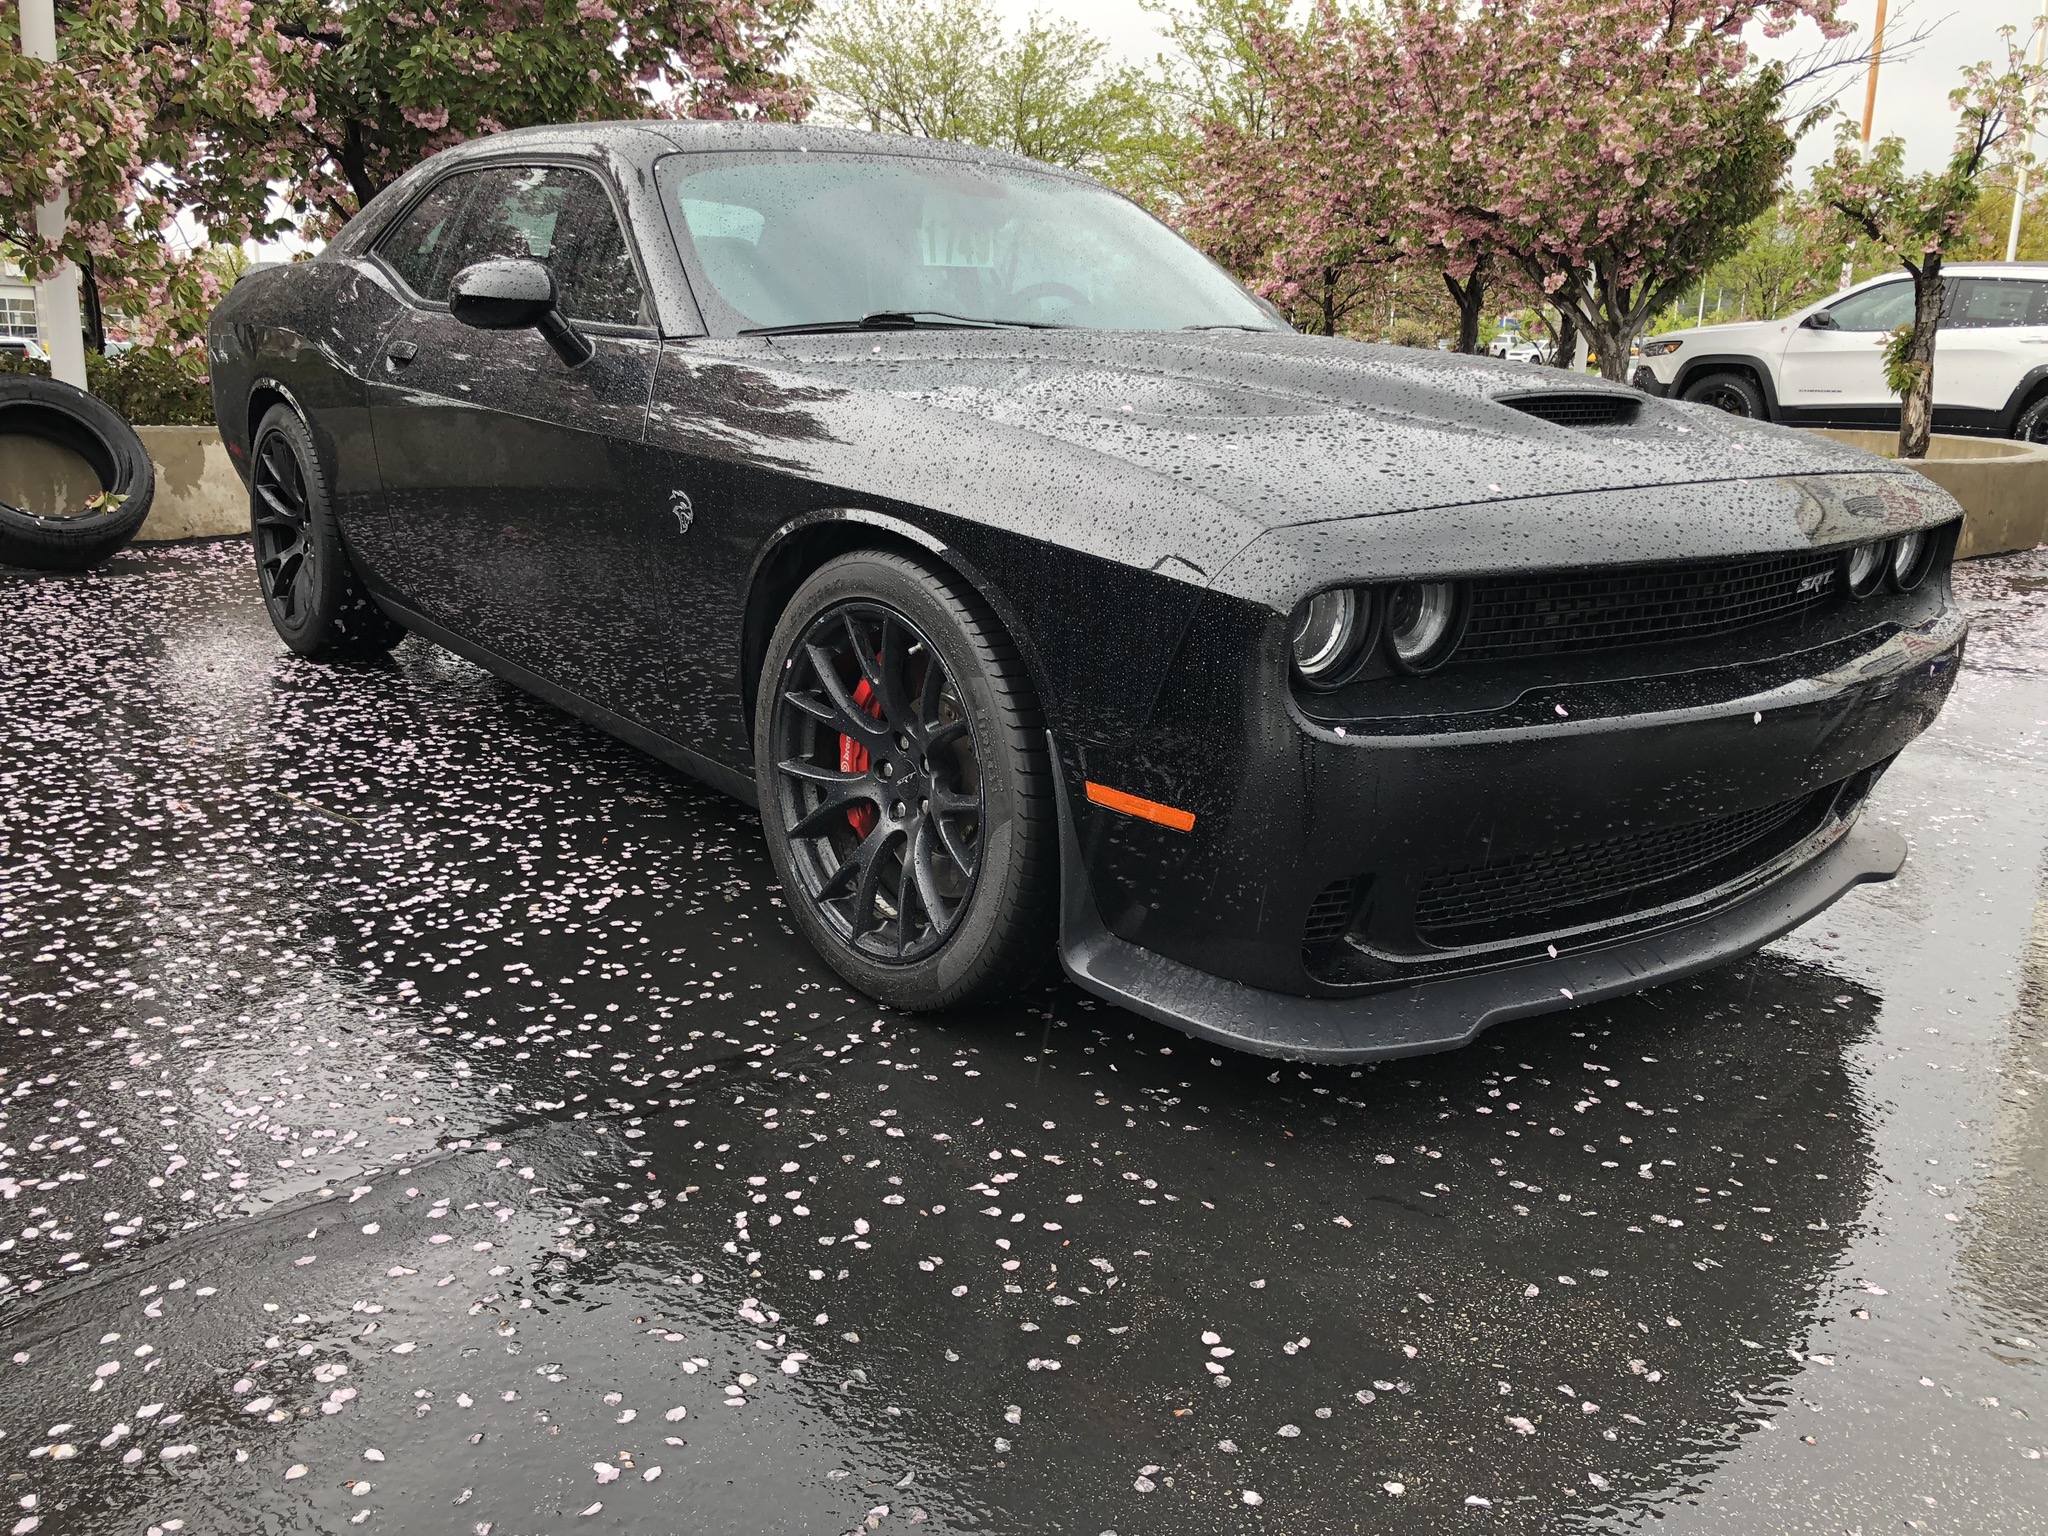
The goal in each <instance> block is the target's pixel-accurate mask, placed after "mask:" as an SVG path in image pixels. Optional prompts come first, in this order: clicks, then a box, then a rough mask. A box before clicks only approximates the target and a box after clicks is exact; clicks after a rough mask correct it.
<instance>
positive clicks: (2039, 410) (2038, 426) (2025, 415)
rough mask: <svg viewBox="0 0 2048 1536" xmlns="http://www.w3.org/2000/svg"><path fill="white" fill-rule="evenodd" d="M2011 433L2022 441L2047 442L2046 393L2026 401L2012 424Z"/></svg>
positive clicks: (2047, 408)
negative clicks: (2038, 397)
mask: <svg viewBox="0 0 2048 1536" xmlns="http://www.w3.org/2000/svg"><path fill="white" fill-rule="evenodd" d="M2012 435H2013V436H2014V437H2015V438H2017V439H2018V440H2019V441H2021V442H2023V443H2048V395H2043V396H2041V398H2040V399H2038V400H2030V401H2028V402H2027V404H2026V405H2025V406H2024V407H2023V408H2022V409H2021V411H2020V414H2019V419H2018V420H2017V421H2015V422H2014V423H2013V424H2012Z"/></svg>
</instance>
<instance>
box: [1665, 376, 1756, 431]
mask: <svg viewBox="0 0 2048 1536" xmlns="http://www.w3.org/2000/svg"><path fill="white" fill-rule="evenodd" d="M1685 398H1686V399H1687V400H1690V401H1692V402H1693V403H1694V404H1696V405H1711V406H1712V407H1713V408H1714V409H1715V410H1717V411H1726V412H1727V413H1728V414H1729V415H1730V416H1747V417H1749V418H1751V419H1752V420H1755V421H1764V420H1766V419H1768V418H1767V415H1766V413H1765V411H1764V392H1763V391H1762V390H1760V389H1758V388H1757V387H1756V384H1755V383H1754V381H1752V380H1750V379H1747V378H1744V377H1743V376H1742V375H1741V374H1739V373H1710V374H1708V375H1707V376H1706V377H1705V378H1703V379H1695V380H1694V381H1693V382H1692V383H1690V384H1688V385H1686V386H1685Z"/></svg>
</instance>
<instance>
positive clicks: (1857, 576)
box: [1842, 544, 1890, 597]
mask: <svg viewBox="0 0 2048 1536" xmlns="http://www.w3.org/2000/svg"><path fill="white" fill-rule="evenodd" d="M1889 553H1890V550H1889V546H1887V545H1884V544H1858V545H1857V546H1856V547H1855V548H1854V549H1852V550H1850V551H1849V553H1848V554H1846V555H1844V556H1843V557H1842V579H1843V581H1845V582H1846V583H1847V584H1848V587H1849V595H1850V596H1851V597H1868V596H1870V594H1871V593H1873V592H1875V591H1876V590H1877V589H1878V587H1879V586H1880V585H1882V583H1883V581H1884V573H1885V563H1886V559H1885V557H1886V556H1887V555H1888V554H1889Z"/></svg>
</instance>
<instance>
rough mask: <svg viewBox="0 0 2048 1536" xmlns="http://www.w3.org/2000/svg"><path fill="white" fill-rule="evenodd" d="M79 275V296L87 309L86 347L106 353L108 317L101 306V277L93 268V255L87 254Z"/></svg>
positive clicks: (87, 349) (90, 350) (88, 349)
mask: <svg viewBox="0 0 2048 1536" xmlns="http://www.w3.org/2000/svg"><path fill="white" fill-rule="evenodd" d="M78 277H79V283H78V296H79V298H80V299H81V300H82V301H83V304H84V309H85V349H86V351H88V352H98V353H101V354H103V355H104V354H105V352H106V350H107V317H106V312H105V311H104V310H102V309H101V308H100V279H99V274H98V273H97V272H95V271H94V270H93V266H92V257H90V256H87V257H86V258H85V260H84V262H82V263H81V264H80V266H79V269H78Z"/></svg>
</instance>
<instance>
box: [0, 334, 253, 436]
mask: <svg viewBox="0 0 2048 1536" xmlns="http://www.w3.org/2000/svg"><path fill="white" fill-rule="evenodd" d="M205 366H206V358H205V354H204V353H203V352H191V353H185V354H177V353H172V352H169V351H165V350H162V349H152V350H149V351H144V350H143V349H142V348H140V347H136V348H131V349H130V350H128V351H126V352H122V353H118V354H116V355H115V356H113V357H105V356H102V355H101V354H100V353H98V352H88V353H86V355H85V382H86V387H87V389H89V390H90V391H91V392H92V393H93V394H95V395H97V396H99V398H100V399H102V400H104V401H106V403H107V404H108V405H111V406H112V407H113V408H114V409H115V410H117V411H119V412H120V413H121V414H122V415H123V416H124V417H126V418H127V419H128V420H129V421H130V422H131V423H133V424H134V425H136V426H150V427H182V426H194V427H210V426H212V425H213V392H212V390H210V389H209V388H208V387H207V382H206V374H205V371H204V370H205ZM0 373H28V374H34V375H35V376H36V377H38V378H44V379H47V378H48V377H49V376H50V365H49V364H48V363H45V362H41V361H38V360H36V359H34V358H26V357H12V356H7V355H0Z"/></svg>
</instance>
